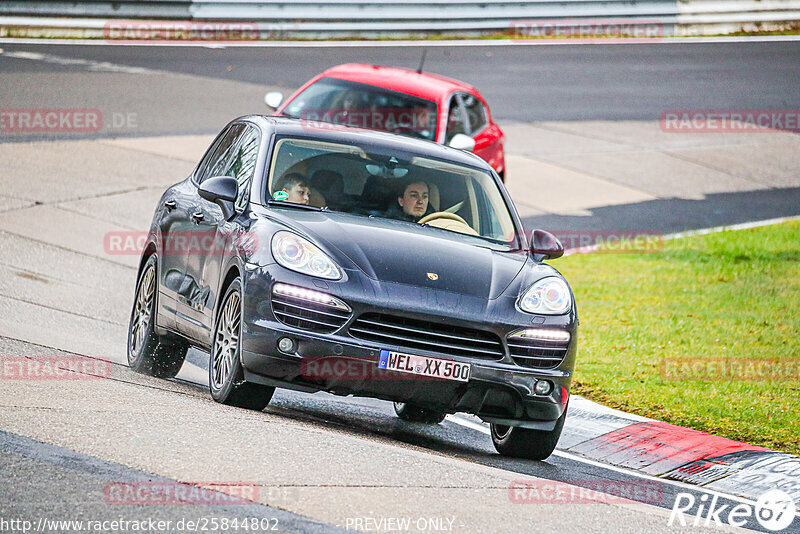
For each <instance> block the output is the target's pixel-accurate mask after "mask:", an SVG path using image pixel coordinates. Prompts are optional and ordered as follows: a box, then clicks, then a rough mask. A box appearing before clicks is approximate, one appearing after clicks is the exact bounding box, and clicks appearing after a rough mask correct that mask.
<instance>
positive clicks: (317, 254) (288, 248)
mask: <svg viewBox="0 0 800 534" xmlns="http://www.w3.org/2000/svg"><path fill="white" fill-rule="evenodd" d="M272 256H273V257H274V258H275V261H277V262H278V263H279V264H281V265H283V266H284V267H286V268H287V269H291V270H292V271H297V272H298V273H303V274H308V275H310V276H317V277H319V278H327V279H329V280H338V279H339V278H341V277H342V272H341V271H340V270H339V267H337V266H336V264H335V263H333V260H331V259H330V258H329V257H328V256H327V254H325V253H324V252H322V251H321V250H320V249H319V248H317V247H316V245H314V244H313V243H311V242H310V241H309V240H308V239H303V238H302V237H300V236H299V235H297V234H293V233H292V232H277V233H276V234H275V235H274V236H272Z"/></svg>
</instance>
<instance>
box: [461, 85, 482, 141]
mask: <svg viewBox="0 0 800 534" xmlns="http://www.w3.org/2000/svg"><path fill="white" fill-rule="evenodd" d="M461 101H462V102H463V103H464V111H465V112H466V114H467V128H468V131H469V135H475V134H476V133H478V132H479V131H480V130H482V129H483V128H484V127H485V126H486V124H487V120H486V109H485V108H484V107H483V102H481V101H480V100H479V99H478V98H477V97H476V96H475V95H470V94H466V93H464V94H462V95H461Z"/></svg>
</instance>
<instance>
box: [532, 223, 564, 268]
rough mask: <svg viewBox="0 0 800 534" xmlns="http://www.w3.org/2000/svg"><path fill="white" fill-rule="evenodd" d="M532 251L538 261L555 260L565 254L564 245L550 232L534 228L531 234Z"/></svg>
mask: <svg viewBox="0 0 800 534" xmlns="http://www.w3.org/2000/svg"><path fill="white" fill-rule="evenodd" d="M531 253H532V254H533V259H535V260H536V261H542V260H554V259H556V258H560V257H561V256H563V255H564V245H562V244H561V241H559V240H558V238H557V237H556V236H554V235H553V234H551V233H550V232H545V231H544V230H534V231H533V235H532V236H531Z"/></svg>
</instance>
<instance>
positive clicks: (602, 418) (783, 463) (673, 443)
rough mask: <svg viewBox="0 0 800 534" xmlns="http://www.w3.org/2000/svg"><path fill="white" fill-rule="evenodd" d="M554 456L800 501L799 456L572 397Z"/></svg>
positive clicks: (459, 419)
mask: <svg viewBox="0 0 800 534" xmlns="http://www.w3.org/2000/svg"><path fill="white" fill-rule="evenodd" d="M448 419H449V420H450V421H452V422H454V423H457V424H461V425H463V426H468V427H470V428H475V429H478V430H481V431H483V432H486V433H488V425H486V424H485V423H481V422H479V421H478V420H477V418H475V419H473V418H471V417H470V418H469V419H467V418H466V417H465V416H463V415H462V414H459V415H456V416H448ZM554 454H555V455H560V456H567V457H572V456H575V457H579V458H585V459H587V460H590V461H591V463H594V464H600V465H606V466H614V467H616V468H623V469H626V470H632V471H638V472H639V473H642V474H644V475H645V476H647V477H648V478H657V479H662V480H674V481H678V482H683V483H688V484H692V485H694V486H698V487H701V488H703V489H706V490H708V491H711V492H719V493H724V494H729V495H735V496H739V497H743V498H745V499H748V500H752V501H755V500H757V499H758V498H759V497H760V496H761V495H763V494H764V493H766V492H767V491H768V490H772V489H780V490H782V491H784V492H786V493H787V494H788V495H790V496H791V497H792V498H793V499H794V500H795V502H800V458H798V457H796V456H793V455H791V454H787V453H782V452H777V451H773V450H770V449H766V448H764V447H757V446H755V445H750V444H748V443H742V442H739V441H734V440H731V439H727V438H722V437H719V436H714V435H712V434H707V433H705V432H699V431H697V430H692V429H690V428H684V427H681V426H677V425H671V424H669V423H663V422H660V421H656V420H654V419H648V418H646V417H641V416H637V415H633V414H628V413H625V412H622V411H619V410H614V409H612V408H608V407H606V406H602V405H600V404H597V403H596V402H592V401H589V400H587V399H584V398H582V397H580V396H577V395H573V396H571V397H570V402H569V412H568V415H567V421H566V423H565V425H564V431H563V433H562V435H561V439H560V440H559V442H558V449H557V450H556V452H555V453H554Z"/></svg>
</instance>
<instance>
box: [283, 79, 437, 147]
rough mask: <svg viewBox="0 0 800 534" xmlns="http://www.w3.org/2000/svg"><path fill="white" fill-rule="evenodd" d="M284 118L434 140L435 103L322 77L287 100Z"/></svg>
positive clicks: (377, 88) (370, 86) (378, 88)
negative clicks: (292, 98) (290, 99)
mask: <svg viewBox="0 0 800 534" xmlns="http://www.w3.org/2000/svg"><path fill="white" fill-rule="evenodd" d="M283 114H284V115H286V116H287V117H293V118H296V119H305V120H310V121H319V122H330V123H334V124H342V125H347V126H357V127H359V128H368V129H370V130H381V131H385V132H392V133H396V134H401V135H407V136H410V137H416V138H419V139H426V140H428V141H433V140H435V139H436V103H435V102H431V101H430V100H424V99H422V98H417V97H413V96H409V95H406V94H403V93H397V92H395V91H390V90H388V89H383V88H381V87H375V86H372V85H365V84H362V83H356V82H348V81H345V80H338V79H336V78H322V79H321V80H319V81H318V82H316V83H315V84H313V85H311V86H309V87H308V88H306V90H305V91H303V92H302V93H300V94H299V95H297V97H296V98H295V99H294V100H292V101H291V102H289V104H288V105H287V106H286V108H285V109H284V110H283Z"/></svg>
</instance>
